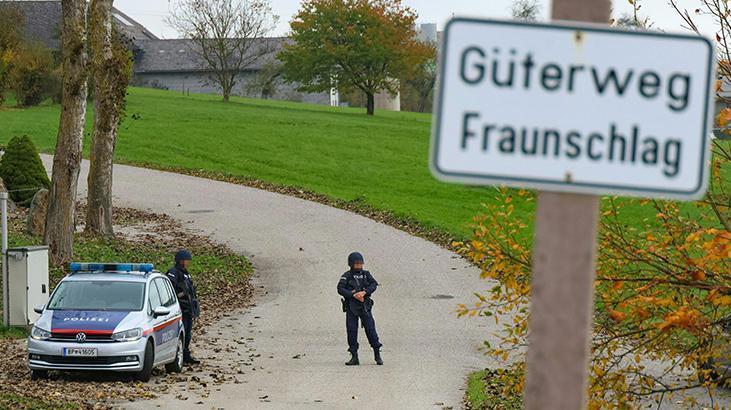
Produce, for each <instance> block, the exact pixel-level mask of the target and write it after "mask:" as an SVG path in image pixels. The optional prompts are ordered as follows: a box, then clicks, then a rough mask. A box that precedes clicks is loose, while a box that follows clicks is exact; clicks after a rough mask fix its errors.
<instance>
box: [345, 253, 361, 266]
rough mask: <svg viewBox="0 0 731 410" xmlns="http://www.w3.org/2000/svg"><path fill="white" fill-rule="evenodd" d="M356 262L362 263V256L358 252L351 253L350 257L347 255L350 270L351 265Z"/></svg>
mask: <svg viewBox="0 0 731 410" xmlns="http://www.w3.org/2000/svg"><path fill="white" fill-rule="evenodd" d="M357 262H360V263H364V261H363V255H361V254H360V253H358V252H353V253H351V254H350V255H348V266H350V267H351V268H352V267H353V265H355V264H356V263H357Z"/></svg>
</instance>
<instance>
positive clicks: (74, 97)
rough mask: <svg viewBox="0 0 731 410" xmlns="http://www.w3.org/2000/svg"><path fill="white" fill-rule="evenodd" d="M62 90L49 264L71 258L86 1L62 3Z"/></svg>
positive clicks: (83, 110) (82, 114) (82, 97)
mask: <svg viewBox="0 0 731 410" xmlns="http://www.w3.org/2000/svg"><path fill="white" fill-rule="evenodd" d="M61 8H62V15H63V23H62V24H63V29H62V49H63V51H62V56H63V90H62V97H61V120H60V124H59V128H58V138H57V140H56V153H55V156H54V158H53V176H52V184H51V195H50V198H49V203H48V219H47V220H46V235H45V242H46V244H48V245H49V247H50V256H51V262H52V263H53V264H56V265H57V264H59V263H63V262H67V261H69V260H70V259H71V257H72V256H73V241H74V236H73V234H74V206H75V202H76V188H77V184H78V181H79V168H80V167H81V143H82V139H83V138H84V123H85V116H86V94H87V89H86V75H87V72H86V70H87V55H86V1H85V0H63V1H62V2H61Z"/></svg>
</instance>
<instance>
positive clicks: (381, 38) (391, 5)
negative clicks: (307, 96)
mask: <svg viewBox="0 0 731 410" xmlns="http://www.w3.org/2000/svg"><path fill="white" fill-rule="evenodd" d="M416 18H417V15H416V13H415V12H414V10H413V9H411V8H409V7H405V6H403V5H402V4H401V0H306V1H303V2H302V5H301V7H300V10H299V12H298V13H297V15H296V16H295V17H294V20H292V22H291V27H292V33H291V39H292V40H293V42H292V43H291V44H289V45H287V46H286V47H285V49H284V50H283V51H282V53H281V54H280V55H279V59H280V60H281V61H282V64H283V68H284V76H285V78H286V79H287V80H289V81H292V82H296V83H298V84H299V85H300V89H301V90H303V91H312V92H321V91H330V89H331V88H340V89H343V90H358V91H361V92H362V93H363V94H364V95H365V96H366V99H367V105H368V114H370V115H373V113H374V98H375V94H377V93H379V92H382V91H386V92H390V93H392V94H395V93H397V92H398V90H399V84H398V81H397V80H396V79H398V78H403V77H405V76H408V73H410V72H411V71H412V70H414V69H415V68H416V67H419V66H421V64H422V63H423V62H425V61H426V60H428V59H429V56H430V48H429V46H428V45H426V44H423V43H421V42H419V41H418V40H417V38H416V30H415V27H416Z"/></svg>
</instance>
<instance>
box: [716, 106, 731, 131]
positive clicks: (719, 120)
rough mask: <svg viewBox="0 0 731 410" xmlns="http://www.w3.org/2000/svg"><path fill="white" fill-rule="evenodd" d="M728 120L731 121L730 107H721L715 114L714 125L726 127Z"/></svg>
mask: <svg viewBox="0 0 731 410" xmlns="http://www.w3.org/2000/svg"><path fill="white" fill-rule="evenodd" d="M729 122H731V108H723V109H721V111H720V112H719V113H718V115H716V126H718V127H719V128H726V126H727V125H728V123H729Z"/></svg>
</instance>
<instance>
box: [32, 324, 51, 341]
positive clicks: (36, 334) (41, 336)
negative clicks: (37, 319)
mask: <svg viewBox="0 0 731 410" xmlns="http://www.w3.org/2000/svg"><path fill="white" fill-rule="evenodd" d="M30 337H32V338H33V339H35V340H48V339H50V338H51V332H49V331H48V330H43V329H41V328H40V327H38V326H33V329H32V330H31V331H30Z"/></svg>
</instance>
